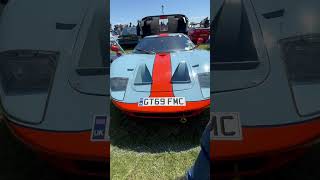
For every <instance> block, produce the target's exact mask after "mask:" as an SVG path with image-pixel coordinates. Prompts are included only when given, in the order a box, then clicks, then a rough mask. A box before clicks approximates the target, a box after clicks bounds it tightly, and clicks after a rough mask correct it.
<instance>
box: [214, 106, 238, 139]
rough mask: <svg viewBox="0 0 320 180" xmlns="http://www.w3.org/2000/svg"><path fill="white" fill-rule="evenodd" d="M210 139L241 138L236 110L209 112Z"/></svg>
mask: <svg viewBox="0 0 320 180" xmlns="http://www.w3.org/2000/svg"><path fill="white" fill-rule="evenodd" d="M210 121H211V123H212V130H211V132H210V139H211V140H231V141H234V140H242V128H241V121H240V114H239V113H238V112H211V113H210Z"/></svg>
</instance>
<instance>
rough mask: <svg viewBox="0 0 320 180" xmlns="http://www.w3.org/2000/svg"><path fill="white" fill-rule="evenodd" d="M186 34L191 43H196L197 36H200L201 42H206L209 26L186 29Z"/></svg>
mask: <svg viewBox="0 0 320 180" xmlns="http://www.w3.org/2000/svg"><path fill="white" fill-rule="evenodd" d="M188 36H189V38H190V39H191V41H192V42H193V43H197V40H198V39H199V38H202V39H203V42H207V41H208V39H209V36H210V28H201V27H199V28H197V27H194V28H191V29H189V31H188Z"/></svg>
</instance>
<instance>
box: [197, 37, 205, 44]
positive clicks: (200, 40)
mask: <svg viewBox="0 0 320 180" xmlns="http://www.w3.org/2000/svg"><path fill="white" fill-rule="evenodd" d="M203 42H204V39H203V38H198V39H197V46H199V45H200V44H202V43H203Z"/></svg>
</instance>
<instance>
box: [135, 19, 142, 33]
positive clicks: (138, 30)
mask: <svg viewBox="0 0 320 180" xmlns="http://www.w3.org/2000/svg"><path fill="white" fill-rule="evenodd" d="M136 28H137V36H140V31H141V30H140V22H139V21H138V24H137V27H136Z"/></svg>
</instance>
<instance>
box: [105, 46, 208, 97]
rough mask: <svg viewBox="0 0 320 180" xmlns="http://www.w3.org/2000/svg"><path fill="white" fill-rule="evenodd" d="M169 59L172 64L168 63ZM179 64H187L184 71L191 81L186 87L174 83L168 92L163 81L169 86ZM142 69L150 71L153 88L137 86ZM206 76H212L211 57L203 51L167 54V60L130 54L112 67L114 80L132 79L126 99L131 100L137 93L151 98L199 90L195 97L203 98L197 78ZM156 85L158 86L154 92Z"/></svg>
mask: <svg viewBox="0 0 320 180" xmlns="http://www.w3.org/2000/svg"><path fill="white" fill-rule="evenodd" d="M166 58H168V59H169V60H166ZM165 61H167V62H168V63H169V64H168V63H166V62H165ZM179 64H180V65H181V64H184V65H183V69H185V68H186V69H187V71H186V72H185V74H189V77H190V81H189V82H186V83H172V86H170V88H166V86H165V83H164V84H163V86H162V84H161V83H162V82H161V81H166V82H167V83H168V84H169V83H171V78H172V77H173V75H174V73H175V71H176V70H177V68H178V66H179ZM141 67H143V68H147V69H148V71H149V72H150V75H151V78H152V82H153V83H152V84H153V85H154V86H152V84H144V85H141V84H140V85H137V84H136V83H135V82H136V78H137V76H139V75H140V76H141V71H140V70H139V68H141ZM143 72H145V71H143ZM204 72H210V53H209V51H204V50H192V51H179V52H171V53H166V54H165V55H164V56H163V54H161V53H160V54H129V55H125V56H122V57H120V58H118V59H117V60H115V61H114V62H113V63H112V65H111V78H112V77H124V78H128V79H129V80H128V86H127V89H126V96H127V97H128V96H130V92H133V93H134V94H136V93H135V92H137V93H139V92H141V93H143V92H144V93H148V94H150V92H169V91H171V92H174V94H175V95H177V94H179V92H180V91H186V90H192V89H197V90H199V91H197V92H193V93H195V94H197V93H198V94H199V93H200V96H201V90H200V86H199V82H198V78H197V74H199V73H204ZM165 77H167V78H166V80H164V78H165ZM168 81H169V82H168ZM157 82H158V83H159V86H158V87H157V88H154V87H155V84H156V83H157ZM167 87H168V86H167ZM196 99H198V98H196Z"/></svg>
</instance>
